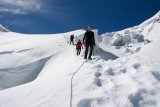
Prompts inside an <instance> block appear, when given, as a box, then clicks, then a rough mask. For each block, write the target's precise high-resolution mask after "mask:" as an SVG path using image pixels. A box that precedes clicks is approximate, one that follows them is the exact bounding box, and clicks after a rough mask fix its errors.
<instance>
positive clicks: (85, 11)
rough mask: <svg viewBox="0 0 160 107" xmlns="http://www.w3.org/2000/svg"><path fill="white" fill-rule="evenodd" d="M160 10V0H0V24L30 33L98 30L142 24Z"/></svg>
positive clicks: (103, 31) (16, 30)
mask: <svg viewBox="0 0 160 107" xmlns="http://www.w3.org/2000/svg"><path fill="white" fill-rule="evenodd" d="M159 10H160V0H0V24H2V25H3V26H5V27H7V28H8V29H10V30H11V31H14V32H20V33H27V34H32V33H34V34H51V33H63V32H68V31H72V30H76V29H85V28H86V27H87V26H88V25H91V26H92V27H93V28H96V29H98V30H99V33H100V34H101V33H105V32H111V31H117V30H122V29H124V28H128V27H132V26H135V25H138V24H140V23H141V22H143V21H144V20H146V19H148V18H150V17H152V16H153V15H154V14H156V13H157V12H158V11H159Z"/></svg>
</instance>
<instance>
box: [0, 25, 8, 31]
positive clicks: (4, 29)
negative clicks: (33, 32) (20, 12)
mask: <svg viewBox="0 0 160 107" xmlns="http://www.w3.org/2000/svg"><path fill="white" fill-rule="evenodd" d="M0 32H9V30H8V29H6V28H5V27H3V26H2V25H1V24H0Z"/></svg>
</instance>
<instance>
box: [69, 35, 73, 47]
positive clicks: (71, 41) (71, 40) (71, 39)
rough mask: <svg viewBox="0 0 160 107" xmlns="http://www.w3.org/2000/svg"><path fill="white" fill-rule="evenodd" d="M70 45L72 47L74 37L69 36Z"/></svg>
mask: <svg viewBox="0 0 160 107" xmlns="http://www.w3.org/2000/svg"><path fill="white" fill-rule="evenodd" d="M71 43H72V44H73V45H74V35H71V36H70V44H71Z"/></svg>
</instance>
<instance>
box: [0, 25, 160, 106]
mask: <svg viewBox="0 0 160 107" xmlns="http://www.w3.org/2000/svg"><path fill="white" fill-rule="evenodd" d="M144 30H145V28H144ZM153 30H154V32H152V33H150V32H149V33H148V34H149V35H146V37H147V38H148V39H149V37H151V36H152V35H151V34H153V35H156V34H155V33H157V32H159V29H158V27H157V28H156V29H155V27H154V28H153ZM84 33H85V31H84V30H76V31H72V32H68V33H62V34H53V35H25V34H18V33H12V32H7V33H2V34H0V89H1V91H0V107H70V104H71V103H70V98H71V93H72V107H160V102H159V99H160V57H159V53H160V50H159V48H160V39H159V38H158V37H156V38H155V36H154V37H152V42H151V43H148V44H146V45H142V44H141V43H137V44H135V45H139V44H140V45H139V46H141V50H140V51H139V52H137V53H135V54H130V55H128V56H124V55H123V54H124V53H123V52H121V51H120V50H119V49H113V50H106V47H105V46H107V47H111V46H110V45H107V42H108V41H107V39H106V40H103V43H102V44H103V45H102V44H101V45H100V46H101V47H99V40H100V39H99V37H98V36H97V35H96V36H95V38H96V44H97V46H96V47H95V50H94V55H93V60H92V61H86V60H84V59H83V56H84V49H83V50H82V53H81V55H80V56H76V50H75V46H74V45H70V44H68V42H69V37H70V35H71V34H75V40H76V41H77V40H79V39H82V38H83V34H84ZM95 34H97V30H95ZM117 48H118V47H117ZM121 56H122V57H121ZM72 76H73V81H72V87H71V79H72ZM71 89H72V92H71Z"/></svg>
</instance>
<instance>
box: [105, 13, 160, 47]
mask: <svg viewBox="0 0 160 107" xmlns="http://www.w3.org/2000/svg"><path fill="white" fill-rule="evenodd" d="M103 35H105V36H104V38H103V39H104V40H105V39H106V38H107V40H108V38H110V39H109V40H108V41H104V42H108V44H110V45H113V46H124V45H126V44H130V43H140V42H144V41H146V40H149V41H154V40H156V39H158V38H160V11H159V12H158V13H157V14H156V15H154V16H153V17H152V18H150V19H148V20H146V21H144V22H143V23H141V24H140V25H138V26H134V27H131V28H127V29H124V30H122V31H117V32H112V33H105V34H103Z"/></svg>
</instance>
